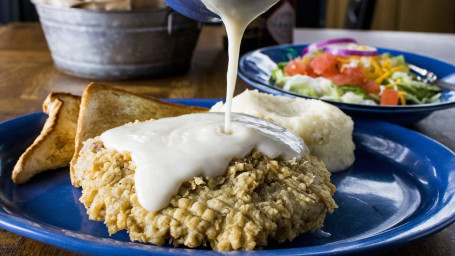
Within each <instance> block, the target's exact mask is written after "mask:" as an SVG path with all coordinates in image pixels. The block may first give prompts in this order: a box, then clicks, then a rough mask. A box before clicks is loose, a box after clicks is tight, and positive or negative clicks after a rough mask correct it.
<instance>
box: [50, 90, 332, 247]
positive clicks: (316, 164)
mask: <svg viewBox="0 0 455 256" xmlns="http://www.w3.org/2000/svg"><path fill="white" fill-rule="evenodd" d="M249 93H253V92H249ZM256 93H257V92H256ZM57 95H58V94H57ZM63 95H64V96H65V94H63ZM68 97H69V96H68ZM271 97H275V96H271ZM71 98H72V99H73V98H74V99H75V100H77V101H76V103H75V104H73V106H76V107H78V106H79V104H78V103H79V102H80V107H79V108H80V110H79V111H77V109H76V111H72V112H71V113H70V112H66V116H65V120H66V119H69V118H70V117H72V118H73V127H72V128H71V129H70V128H68V129H66V130H67V131H72V133H73V134H72V135H71V136H68V140H69V141H71V143H73V144H72V147H73V149H72V150H71V151H70V152H71V153H72V152H74V153H75V154H76V156H75V158H74V159H75V162H74V163H73V165H72V168H73V169H72V172H71V178H72V183H73V185H74V186H76V187H79V186H82V197H81V199H80V201H81V202H82V203H83V204H84V205H85V206H86V208H87V214H88V215H89V217H90V219H93V220H97V221H104V222H105V223H106V225H107V228H108V230H109V233H111V234H113V233H115V232H117V231H118V230H121V229H126V230H127V231H128V233H129V234H130V238H131V240H134V241H140V242H150V243H153V244H157V245H161V244H163V243H164V242H165V240H167V239H170V241H171V242H172V243H173V244H174V245H186V246H188V247H197V246H201V245H210V246H211V247H212V248H213V249H215V250H251V249H255V248H260V247H262V246H265V245H267V243H268V241H270V240H277V241H279V242H283V241H286V240H292V239H293V238H295V237H296V236H298V235H299V234H301V233H303V232H308V231H314V230H316V229H318V228H321V227H322V226H323V221H324V218H325V215H326V213H327V212H329V213H331V212H333V210H334V209H335V208H336V207H337V206H336V204H335V202H334V200H333V198H332V195H333V193H334V192H335V187H334V186H333V185H332V184H331V183H330V173H329V172H328V170H327V169H326V167H325V165H324V163H322V162H320V161H319V160H318V159H317V158H316V157H314V156H310V155H309V154H308V152H307V151H305V150H307V149H306V146H304V145H305V144H304V143H303V140H302V139H300V137H298V136H297V135H295V134H294V133H292V132H290V131H289V130H287V129H286V128H284V127H282V126H279V125H276V124H274V123H270V122H268V121H266V120H263V119H259V118H256V117H252V116H247V115H240V116H241V117H242V118H254V119H256V120H259V121H258V124H260V125H262V126H261V127H263V129H264V131H267V132H265V134H268V136H270V138H276V137H277V135H276V134H275V135H271V134H269V132H270V131H272V130H273V129H272V127H278V132H279V134H280V135H281V134H290V135H291V136H293V137H292V138H294V139H291V140H289V141H292V143H296V144H295V145H300V146H298V147H297V148H300V149H301V152H302V153H301V155H298V156H299V157H287V158H286V157H283V156H282V155H279V154H278V153H276V154H275V153H273V154H272V156H270V155H268V154H269V153H270V152H269V151H267V149H269V150H271V149H274V150H275V149H276V151H277V152H284V151H283V149H282V148H281V147H277V146H276V145H268V146H246V147H245V145H246V144H247V143H246V141H247V140H245V139H244V138H241V139H239V140H238V141H241V142H242V143H240V144H239V145H241V147H243V149H242V150H244V154H243V155H239V156H238V157H234V158H229V159H225V160H226V166H224V167H223V166H222V168H223V169H222V172H221V173H220V175H215V176H208V175H203V174H204V173H201V174H200V175H199V174H198V175H194V176H191V177H190V178H188V179H185V180H183V181H182V182H181V183H180V184H179V185H178V186H177V190H176V191H175V193H172V194H171V196H170V197H169V198H168V199H165V200H164V201H165V203H164V204H163V205H162V206H161V208H159V209H155V210H150V209H148V208H147V207H148V206H144V205H143V204H142V203H141V201H140V200H139V199H140V196H139V195H138V194H139V192H138V191H140V190H138V184H137V183H136V182H137V181H136V180H135V176H137V172H138V170H139V168H138V163H137V162H135V161H134V160H133V159H134V157H132V156H133V155H134V154H133V153H134V151H128V150H116V149H112V148H110V147H107V146H106V144H105V142H103V141H102V140H101V138H102V137H103V134H105V133H109V132H110V131H112V130H115V129H119V128H115V129H111V128H113V127H118V126H120V128H121V127H123V126H121V125H123V124H125V123H130V124H128V125H132V124H141V123H143V122H141V121H143V120H150V121H148V122H147V123H159V122H161V121H162V120H166V119H173V118H175V117H173V116H179V118H181V117H185V116H190V117H193V116H197V115H217V116H218V117H220V118H219V120H218V125H219V127H220V129H219V131H220V133H219V134H220V135H221V136H232V134H225V133H224V132H221V131H222V130H223V129H222V127H223V126H222V125H221V124H222V121H223V120H224V114H222V115H221V114H218V113H206V114H203V113H204V112H207V111H208V109H205V108H198V107H187V106H182V105H178V104H171V103H165V102H161V101H159V100H157V99H153V98H147V97H143V96H139V95H136V94H133V93H129V92H126V91H123V90H120V89H115V88H111V87H107V86H103V85H100V84H94V83H92V84H90V85H89V86H88V87H87V88H86V90H85V91H84V94H83V96H82V99H80V98H79V97H77V96H71ZM61 100H62V99H61ZM289 100H291V101H293V99H289ZM62 101H64V100H62ZM49 102H53V104H50V103H47V104H49V106H48V107H46V108H45V110H46V109H47V111H49V113H50V118H49V120H51V119H52V116H55V115H53V114H52V113H53V111H50V109H53V110H54V111H56V110H57V107H61V109H60V112H61V111H62V110H63V108H62V106H65V104H60V103H59V102H58V101H55V102H54V101H49ZM314 102H317V101H314ZM66 106H67V107H68V106H69V104H67V105H66ZM106 106H109V107H106ZM234 106H235V105H234ZM77 113H78V114H77ZM188 113H195V114H191V115H185V114H188ZM164 117H173V118H164ZM76 118H77V120H76ZM236 118H238V117H237V114H233V119H232V123H231V127H232V133H233V134H235V133H236V132H238V131H240V130H239V127H238V126H237V121H238V120H237V119H236ZM155 119H156V120H157V121H153V120H155ZM202 119H203V120H207V117H205V116H204V117H203V118H202ZM313 121H315V122H319V120H316V119H315V120H313ZM76 122H77V129H76V127H75V126H76ZM242 122H243V121H242ZM183 123H184V124H192V123H195V124H198V123H199V121H195V122H190V121H185V122H183ZM296 125H297V124H296ZM125 126H126V125H125ZM45 127H46V126H45ZM182 127H183V128H182ZM204 127H205V126H204ZM176 129H180V130H181V131H182V134H187V133H188V130H190V129H187V127H186V126H184V125H183V126H181V125H177V126H176ZM45 130H46V129H43V131H45ZM200 130H201V129H196V131H198V132H197V135H199V136H200V137H202V138H204V136H206V134H205V133H204V132H202V133H200V132H199V131H200ZM76 131H77V132H76ZM173 134H174V136H173V137H172V136H171V137H172V138H173V139H174V140H175V139H177V140H179V138H180V137H179V136H175V133H173ZM188 134H189V135H188V136H189V138H193V137H195V138H196V137H198V136H193V135H192V134H190V133H188ZM242 134H243V133H242ZM244 136H246V137H245V138H250V137H252V136H250V134H246V133H245V134H244ZM120 137H121V136H117V135H114V139H112V141H117V140H121V138H120ZM253 137H254V136H253ZM74 138H79V142H82V141H84V142H83V144H82V146H83V147H82V150H78V149H77V145H74ZM85 138H87V140H85ZM138 138H139V140H143V139H144V137H141V136H139V137H138ZM160 138H161V139H162V138H163V137H160ZM232 138H235V137H229V139H232ZM209 140H211V139H210V138H209ZM271 140H272V141H275V140H274V139H271ZM281 140H283V139H281ZM184 141H185V142H186V141H188V140H187V139H184ZM228 141H231V140H228ZM255 141H261V142H262V141H264V140H263V139H257V140H255ZM283 141H284V140H283ZM174 142H175V141H174ZM275 142H276V141H275ZM71 143H69V144H71ZM76 143H77V140H76ZM234 143H235V142H234ZM292 143H291V144H292ZM212 144H213V145H214V146H215V147H216V148H220V149H221V150H222V151H223V150H225V149H228V148H234V147H232V146H231V147H222V146H219V145H220V144H214V143H212ZM236 145H237V144H236ZM74 147H75V148H76V150H77V151H76V150H75V149H74ZM291 148H293V147H291ZM171 149H172V150H174V148H171ZM160 150H161V148H160ZM245 150H246V151H245ZM79 151H80V152H79ZM191 151H195V153H196V154H198V153H200V152H202V151H201V150H196V148H194V147H191V149H190V151H187V152H191ZM78 152H79V154H77V153H78ZM155 152H156V151H155ZM209 152H210V153H204V154H200V155H203V157H204V158H203V160H201V161H199V162H200V163H201V164H203V165H204V166H209V163H212V164H213V163H215V164H216V163H219V162H222V161H219V159H218V158H215V157H214V156H213V151H209ZM264 152H266V153H264ZM303 152H305V154H304V153H303ZM280 154H281V153H280ZM65 155H66V160H65V163H66V164H65V165H67V163H68V159H69V156H71V154H70V153H68V152H66V154H65ZM166 155H167V153H166ZM291 156H292V155H291ZM174 159H175V160H176V161H173V162H175V163H177V164H179V163H181V162H182V159H183V158H182V157H181V156H180V157H179V156H175V157H174ZM59 160H61V159H59ZM190 160H191V159H190ZM65 165H63V166H65ZM176 169H178V168H176V167H175V168H170V169H169V171H168V172H167V173H170V172H172V171H174V170H176ZM209 169H210V168H209ZM179 170H180V169H179ZM179 172H180V171H179ZM139 179H142V178H139ZM144 180H145V179H144ZM163 180H164V179H162V178H160V179H159V180H158V182H159V183H161V181H163ZM164 201H163V202H164Z"/></svg>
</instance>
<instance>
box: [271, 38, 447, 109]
mask: <svg viewBox="0 0 455 256" xmlns="http://www.w3.org/2000/svg"><path fill="white" fill-rule="evenodd" d="M270 79H271V82H272V83H274V84H275V85H277V86H279V87H281V88H283V89H284V90H287V91H291V92H294V93H298V94H302V95H306V96H311V97H316V98H321V99H327V100H334V101H341V102H346V103H360V104H371V105H378V104H380V105H390V106H395V105H407V104H426V103H433V102H438V101H439V97H440V95H441V89H440V88H439V87H438V86H436V85H431V84H427V83H424V82H422V81H419V80H418V78H417V77H416V76H415V75H413V74H412V73H411V72H410V71H409V68H408V64H407V63H406V61H405V59H404V57H403V56H402V55H399V56H391V55H390V54H388V53H384V54H380V55H379V54H378V52H377V49H376V48H374V47H371V46H365V45H359V44H358V43H357V42H356V41H355V40H354V39H351V38H339V39H332V40H327V41H321V42H317V43H313V44H310V45H309V46H307V47H306V48H305V49H304V50H303V52H302V56H300V57H297V58H295V59H293V60H291V61H289V62H282V63H278V64H277V69H275V70H273V71H272V73H271V78H270Z"/></svg>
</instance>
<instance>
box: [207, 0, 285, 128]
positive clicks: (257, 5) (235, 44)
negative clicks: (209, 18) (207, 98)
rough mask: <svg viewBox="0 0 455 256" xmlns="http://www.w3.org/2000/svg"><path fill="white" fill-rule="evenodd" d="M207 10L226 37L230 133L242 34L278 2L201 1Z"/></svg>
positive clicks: (227, 123) (241, 0)
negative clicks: (222, 28) (218, 21)
mask: <svg viewBox="0 0 455 256" xmlns="http://www.w3.org/2000/svg"><path fill="white" fill-rule="evenodd" d="M201 1H202V3H204V4H205V6H206V7H207V9H209V10H210V11H212V12H213V13H215V14H217V15H218V16H220V17H221V20H222V21H223V23H224V26H225V27H226V34H227V37H228V45H229V47H228V53H229V65H228V71H227V90H226V109H228V110H229V111H226V116H225V118H224V131H225V132H226V133H229V132H230V131H231V128H230V122H231V111H230V109H231V105H232V97H233V96H234V89H235V82H236V80H237V70H238V63H239V55H240V43H241V41H242V37H243V33H244V32H245V29H246V28H247V26H248V24H250V23H251V22H252V21H253V20H254V19H256V18H257V17H259V15H261V14H262V13H264V12H265V11H267V10H268V9H270V7H272V6H273V5H275V4H276V3H277V2H278V0H201Z"/></svg>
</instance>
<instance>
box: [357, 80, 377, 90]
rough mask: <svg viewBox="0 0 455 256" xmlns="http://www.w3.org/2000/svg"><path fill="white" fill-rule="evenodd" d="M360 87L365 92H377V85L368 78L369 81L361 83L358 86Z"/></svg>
mask: <svg viewBox="0 0 455 256" xmlns="http://www.w3.org/2000/svg"><path fill="white" fill-rule="evenodd" d="M360 88H362V89H363V90H364V91H366V92H367V93H378V92H379V85H378V84H377V83H376V82H375V81H374V80H370V81H368V82H366V83H364V84H362V86H360Z"/></svg>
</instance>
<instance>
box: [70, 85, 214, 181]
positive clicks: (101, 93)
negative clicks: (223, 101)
mask: <svg viewBox="0 0 455 256" xmlns="http://www.w3.org/2000/svg"><path fill="white" fill-rule="evenodd" d="M207 111H208V109H206V108H200V107H189V106H185V105H179V104H173V103H168V102H164V101H161V100H158V99H156V98H152V97H146V96H142V95H138V94H135V93H131V92H128V91H125V90H121V89H117V88H114V87H110V86H105V85H101V84H97V83H91V84H89V85H88V86H87V88H86V89H85V90H84V93H83V94H82V101H81V106H80V111H79V118H78V125H77V132H76V140H75V152H74V155H73V158H72V160H71V166H70V176H71V183H72V184H73V186H75V187H80V181H79V180H78V179H76V178H75V175H74V164H75V163H76V161H77V158H78V156H79V151H80V149H81V148H82V143H83V142H84V141H86V140H87V139H90V138H94V137H96V136H98V135H101V133H103V132H105V131H107V130H109V129H111V128H114V127H117V126H120V125H123V124H126V123H129V122H134V121H145V120H149V119H159V118H163V117H173V116H179V115H184V114H190V113H201V112H207Z"/></svg>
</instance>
